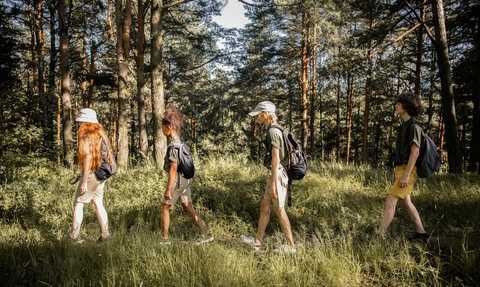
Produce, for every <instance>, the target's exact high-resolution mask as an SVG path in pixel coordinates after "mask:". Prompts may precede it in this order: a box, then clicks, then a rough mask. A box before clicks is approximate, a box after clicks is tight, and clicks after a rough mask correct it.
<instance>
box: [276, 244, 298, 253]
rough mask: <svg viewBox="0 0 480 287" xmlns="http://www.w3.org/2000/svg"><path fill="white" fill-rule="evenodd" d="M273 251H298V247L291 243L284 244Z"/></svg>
mask: <svg viewBox="0 0 480 287" xmlns="http://www.w3.org/2000/svg"><path fill="white" fill-rule="evenodd" d="M273 251H274V252H277V253H296V252H297V248H295V247H291V246H289V245H282V246H280V248H278V249H274V250H273Z"/></svg>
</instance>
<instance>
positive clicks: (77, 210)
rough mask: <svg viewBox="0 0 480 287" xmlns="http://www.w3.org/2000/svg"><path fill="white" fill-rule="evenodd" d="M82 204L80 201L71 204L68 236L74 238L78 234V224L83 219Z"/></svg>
mask: <svg viewBox="0 0 480 287" xmlns="http://www.w3.org/2000/svg"><path fill="white" fill-rule="evenodd" d="M83 206H84V203H81V202H75V204H74V205H73V220H72V233H71V234H70V237H72V238H74V239H75V238H78V236H79V235H80V226H81V225H82V221H83Z"/></svg>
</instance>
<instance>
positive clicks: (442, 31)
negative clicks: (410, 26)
mask: <svg viewBox="0 0 480 287" xmlns="http://www.w3.org/2000/svg"><path fill="white" fill-rule="evenodd" d="M432 11H433V22H434V26H435V50H436V51H437V55H438V70H439V74H440V81H441V87H442V92H441V95H442V106H443V118H444V123H445V140H446V148H447V152H448V171H449V173H461V172H462V160H461V155H460V144H459V139H458V135H457V118H456V112H455V99H454V96H453V81H452V77H451V69H450V61H449V54H448V45H447V33H446V28H445V16H444V11H443V0H432Z"/></svg>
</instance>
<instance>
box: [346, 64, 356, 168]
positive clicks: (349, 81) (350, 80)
mask: <svg viewBox="0 0 480 287" xmlns="http://www.w3.org/2000/svg"><path fill="white" fill-rule="evenodd" d="M353 83H354V79H353V76H352V74H351V73H350V72H349V73H348V75H347V118H346V121H345V125H346V131H345V165H347V166H348V163H349V161H350V146H351V143H350V142H351V134H352V96H353Z"/></svg>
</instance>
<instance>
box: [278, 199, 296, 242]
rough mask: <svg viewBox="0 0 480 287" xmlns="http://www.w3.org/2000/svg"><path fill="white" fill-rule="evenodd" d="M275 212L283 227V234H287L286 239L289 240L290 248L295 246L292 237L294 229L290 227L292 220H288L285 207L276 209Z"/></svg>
mask: <svg viewBox="0 0 480 287" xmlns="http://www.w3.org/2000/svg"><path fill="white" fill-rule="evenodd" d="M273 211H274V212H275V215H276V216H277V218H278V220H279V222H280V226H281V227H282V230H283V233H284V234H285V237H286V238H287V243H288V245H289V246H290V247H294V246H295V242H294V241H293V235H292V227H291V225H290V219H289V218H288V215H287V212H286V211H285V208H284V207H274V208H273Z"/></svg>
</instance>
